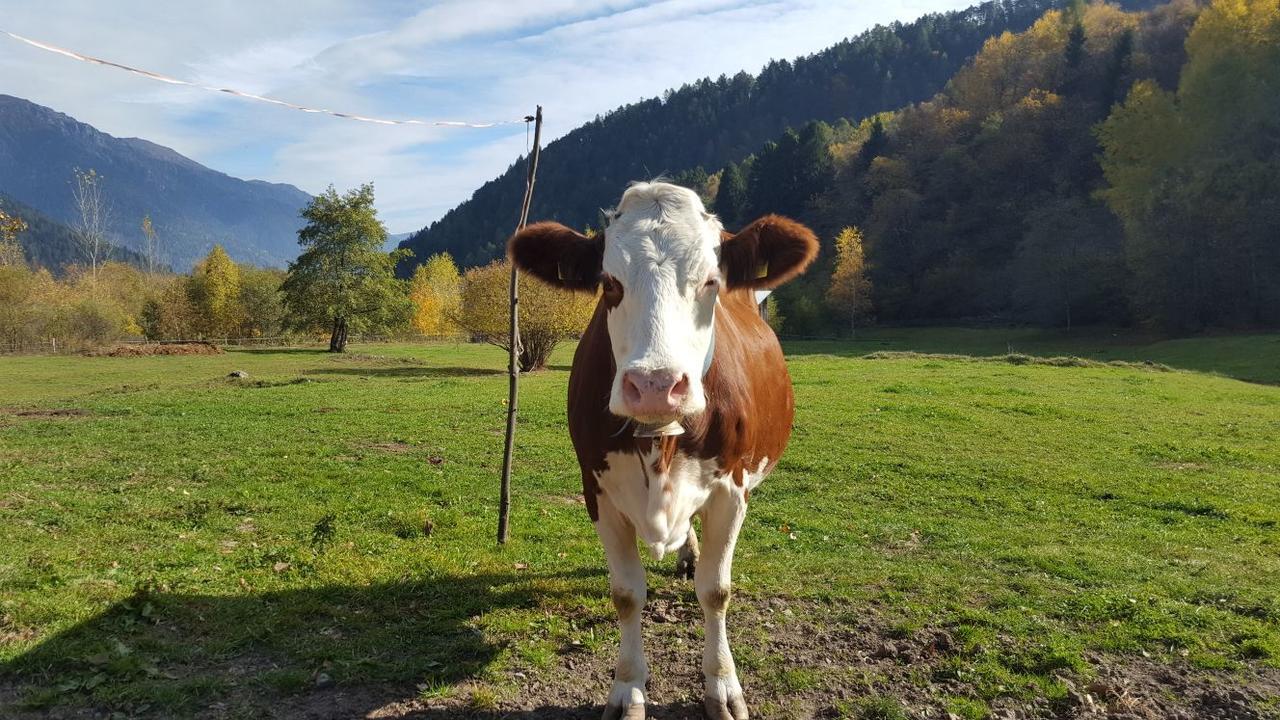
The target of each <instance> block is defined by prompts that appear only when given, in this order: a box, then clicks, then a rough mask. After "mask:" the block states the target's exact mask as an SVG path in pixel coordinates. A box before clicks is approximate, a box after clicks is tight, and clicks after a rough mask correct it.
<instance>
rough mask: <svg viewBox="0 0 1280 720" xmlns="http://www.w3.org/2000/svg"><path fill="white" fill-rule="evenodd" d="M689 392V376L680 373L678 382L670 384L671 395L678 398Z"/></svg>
mask: <svg viewBox="0 0 1280 720" xmlns="http://www.w3.org/2000/svg"><path fill="white" fill-rule="evenodd" d="M688 394H689V376H688V375H681V376H680V382H678V383H676V384H675V385H673V386H671V397H673V398H679V397H684V396H685V395H688Z"/></svg>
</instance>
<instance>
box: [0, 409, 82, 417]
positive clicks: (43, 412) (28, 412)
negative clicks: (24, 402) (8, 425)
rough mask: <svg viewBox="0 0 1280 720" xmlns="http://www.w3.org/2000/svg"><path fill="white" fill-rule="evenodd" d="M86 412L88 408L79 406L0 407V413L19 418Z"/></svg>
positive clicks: (78, 415) (77, 415)
mask: <svg viewBox="0 0 1280 720" xmlns="http://www.w3.org/2000/svg"><path fill="white" fill-rule="evenodd" d="M88 414H89V411H88V410H82V409H80V408H0V415H12V416H13V417H20V418H70V417H85V416H86V415H88Z"/></svg>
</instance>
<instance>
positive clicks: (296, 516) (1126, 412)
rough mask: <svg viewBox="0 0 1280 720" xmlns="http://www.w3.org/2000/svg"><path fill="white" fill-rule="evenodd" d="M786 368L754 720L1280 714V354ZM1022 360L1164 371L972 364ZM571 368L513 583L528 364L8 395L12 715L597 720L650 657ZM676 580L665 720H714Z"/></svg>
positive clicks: (1127, 341)
mask: <svg viewBox="0 0 1280 720" xmlns="http://www.w3.org/2000/svg"><path fill="white" fill-rule="evenodd" d="M787 351H788V355H789V365H790V369H791V373H792V376H793V379H794V382H795V388H796V394H797V404H798V413H797V418H796V423H795V431H794V434H793V439H792V444H791V447H790V449H789V450H788V453H787V455H786V456H784V458H783V459H782V462H781V464H780V465H779V467H778V470H777V472H776V473H775V474H774V475H773V476H771V477H770V478H769V479H768V480H767V481H766V482H765V483H764V484H763V485H762V486H761V487H760V488H759V489H758V491H757V492H755V493H753V494H752V497H751V508H750V511H749V513H748V516H747V520H746V525H745V527H744V529H743V533H742V539H741V541H740V542H739V546H738V552H737V561H736V564H735V568H734V576H735V583H736V591H737V594H736V595H735V600H734V604H733V605H732V606H731V609H730V634H731V638H732V641H733V643H734V648H735V652H736V654H737V659H738V664H739V668H740V675H741V677H742V682H743V685H744V687H745V688H746V693H747V699H748V702H749V703H750V704H751V706H752V711H753V713H754V716H755V717H761V718H773V717H779V718H793V717H795V718H801V717H865V718H897V717H946V716H947V715H946V713H947V712H950V713H954V714H955V715H956V716H959V717H964V718H983V717H988V716H991V715H992V714H993V713H1001V712H1004V710H1005V709H1007V708H1018V709H1019V710H1018V712H1024V713H1026V714H1025V715H1024V716H1025V717H1041V716H1043V717H1058V716H1062V717H1068V716H1074V715H1070V713H1072V712H1075V709H1078V707H1079V705H1080V703H1082V702H1088V703H1092V702H1094V701H1095V700H1096V701H1097V702H1100V703H1105V702H1107V701H1108V699H1109V696H1110V695H1114V696H1115V698H1116V699H1115V702H1116V703H1120V702H1121V701H1122V700H1123V699H1124V698H1125V697H1129V698H1134V697H1139V696H1142V693H1143V692H1147V694H1148V695H1151V696H1152V698H1154V699H1151V700H1149V703H1154V704H1150V705H1149V706H1146V707H1147V709H1146V710H1143V708H1142V707H1137V706H1135V709H1133V712H1134V713H1135V714H1134V715H1133V716H1134V717H1154V716H1158V715H1152V714H1150V713H1155V712H1157V711H1158V709H1159V707H1163V706H1160V705H1159V703H1161V702H1165V701H1170V702H1172V700H1170V699H1169V698H1170V697H1171V696H1172V697H1174V699H1175V700H1176V699H1178V698H1177V697H1176V696H1179V695H1183V696H1185V698H1184V699H1185V701H1186V704H1187V706H1188V707H1190V708H1192V709H1191V710H1190V711H1189V712H1194V708H1195V707H1200V706H1196V705H1195V703H1196V702H1202V703H1208V705H1204V707H1211V708H1215V707H1218V706H1217V705H1214V704H1213V703H1215V702H1219V701H1221V702H1220V704H1221V707H1223V708H1234V711H1233V712H1238V713H1241V714H1239V715H1230V714H1228V715H1221V716H1222V717H1237V716H1238V717H1271V716H1275V715H1276V714H1278V713H1280V579H1278V578H1280V440H1278V439H1280V386H1276V385H1274V383H1280V336H1276V335H1257V336H1251V337H1224V338H1205V339H1196V340H1181V341H1168V342H1158V343H1151V342H1148V341H1146V340H1144V339H1142V338H1134V337H1126V336H1119V335H1114V334H1112V333H1109V332H1101V331H1092V332H1085V333H1078V334H1075V335H1063V334H1052V335H1051V334H1046V333H1039V332H1032V331H1017V332H1015V333H1010V332H1008V331H980V330H898V331H891V330H882V331H877V332H875V333H868V334H866V335H865V336H864V338H862V339H860V340H858V341H856V342H838V343H836V342H816V341H815V342H792V343H788V344H787ZM884 351H917V352H918V353H928V354H913V353H909V352H901V353H898V352H884ZM1010 351H1012V352H1014V353H1022V354H1024V355H1041V356H1057V355H1081V356H1089V357H1095V358H1098V359H1100V360H1103V361H1111V360H1123V361H1129V363H1128V364H1119V363H1117V364H1114V365H1111V364H1103V363H1085V362H1074V361H1072V362H1066V361H1057V362H1054V363H1044V362H1038V361H1032V360H1030V359H1029V358H1027V357H1025V356H1024V355H1014V356H1012V357H1009V358H1000V359H990V360H982V361H978V360H975V359H972V358H968V357H962V356H964V355H1001V356H1003V355H1005V354H1006V353H1008V352H1010ZM868 353H876V354H875V355H872V356H871V357H870V358H867V357H864V356H865V355H867V354H868ZM934 353H938V354H937V355H935V354H934ZM944 353H945V354H946V355H942V354H944ZM571 354H572V348H571V346H568V345H566V346H562V347H561V348H560V349H559V350H558V351H557V352H556V355H555V356H554V357H553V360H552V366H551V368H550V369H549V370H547V371H544V372H540V373H536V374H533V375H529V376H526V377H525V378H524V380H523V381H522V386H521V387H522V391H521V408H522V413H521V418H520V426H519V434H518V443H517V452H516V457H517V465H516V477H515V483H514V485H515V492H514V511H513V541H512V542H511V543H510V544H509V545H507V546H506V547H498V546H496V545H495V543H494V539H493V536H494V531H495V518H496V505H497V502H496V500H497V475H498V471H499V467H500V465H501V453H502V437H501V434H502V426H503V419H504V413H505V406H504V401H505V397H506V377H505V375H504V372H503V368H504V366H505V357H504V356H503V354H502V353H501V352H500V351H498V350H496V349H494V348H491V347H487V346H478V345H465V344H461V345H451V344H433V345H364V346H356V347H355V348H354V351H353V352H351V353H348V354H346V355H343V356H332V355H329V354H327V353H324V352H321V351H318V350H312V349H266V350H233V351H230V352H228V353H227V354H224V355H219V356H190V357H141V358H111V357H0V715H3V716H5V717H11V716H12V717H70V716H78V715H76V713H78V712H80V711H82V710H84V711H88V712H89V713H90V716H93V717H103V716H107V715H111V714H114V716H115V717H134V716H151V717H184V716H194V717H245V718H250V717H253V718H257V717H363V716H364V715H365V714H369V713H374V714H375V715H376V716H378V717H402V716H406V717H407V716H412V717H422V718H455V717H459V718H460V717H483V718H499V717H527V718H535V717H536V718H543V717H546V718H551V717H595V716H596V713H597V712H598V709H597V708H596V707H595V703H600V702H602V701H603V699H604V697H605V695H606V693H607V690H608V684H609V673H610V670H611V668H612V662H613V657H614V653H615V651H616V640H617V633H616V630H615V627H614V621H613V610H612V607H611V605H610V604H609V601H608V579H607V575H606V574H605V571H604V568H605V564H604V557H603V552H602V550H601V549H600V547H599V543H598V541H597V539H596V537H595V534H594V531H593V530H592V528H591V525H590V523H589V521H588V519H587V516H586V512H585V509H584V507H583V505H582V503H581V498H580V486H579V478H578V472H577V467H576V464H575V463H574V460H573V455H572V451H571V448H570V445H569V439H568V436H567V433H566V431H565V427H564V393H565V385H566V381H567V376H568V364H569V360H570V357H571ZM1148 361H1149V362H1153V363H1162V364H1163V365H1167V366H1170V367H1171V368H1172V369H1170V368H1166V367H1163V366H1162V365H1144V364H1143V363H1144V362H1148ZM232 370H244V371H246V372H247V373H248V374H249V377H248V378H247V379H234V378H228V377H227V374H228V373H229V372H230V371H232ZM673 562H674V561H673V559H671V558H667V559H666V560H664V561H662V562H655V561H652V560H651V559H648V560H646V563H647V564H648V566H649V567H650V570H651V573H650V598H651V603H650V607H649V608H648V609H647V610H646V613H647V616H648V617H649V622H647V623H646V632H647V633H648V636H647V637H648V641H647V647H648V649H649V652H650V664H651V670H652V672H653V674H654V679H653V683H652V687H651V697H650V701H651V703H653V707H652V708H651V711H650V716H651V717H684V716H686V715H685V713H686V712H687V711H688V710H689V708H691V707H694V706H697V705H699V702H700V697H701V675H700V672H699V670H698V656H699V655H698V654H699V652H700V648H701V631H700V629H699V617H700V615H699V612H698V610H697V601H696V598H695V597H694V595H693V589H692V586H691V584H690V583H688V582H687V581H683V580H678V579H676V578H675V577H674V574H673ZM1169 678H1174V679H1169ZM1104 680H1105V681H1106V682H1103V681H1104ZM1108 682H1109V683H1111V686H1110V689H1108V686H1107V684H1106V683H1108ZM1086 687H1088V688H1091V690H1089V693H1090V698H1089V699H1087V700H1082V699H1081V696H1082V694H1083V693H1085V690H1084V688H1086ZM1117 688H1119V689H1117ZM1122 690H1123V692H1122ZM1148 691H1149V692H1148ZM1232 693H1236V694H1237V695H1239V697H1237V696H1236V695H1232ZM1157 696H1160V697H1157ZM1144 697H1145V696H1144ZM1161 698H1163V699H1161ZM1197 698H1199V700H1197ZM1206 698H1207V699H1206ZM1140 699H1141V698H1140ZM1179 701H1180V700H1179ZM1134 702H1137V701H1134ZM1143 702H1148V701H1146V700H1143ZM1111 707H1112V708H1113V709H1114V708H1115V707H1118V705H1116V704H1114V703H1113V704H1112V705H1111ZM1152 708H1156V709H1154V710H1153V709H1152ZM1142 712H1148V715H1143V714H1141V713H1142ZM1215 712H1216V710H1215ZM1224 712H1226V711H1225V710H1224ZM997 716H1001V717H1002V715H997ZM1166 716H1167V715H1166ZM1191 716H1194V715H1191ZM1204 716H1206V717H1208V716H1215V717H1216V716H1217V715H1211V714H1206V715H1204Z"/></svg>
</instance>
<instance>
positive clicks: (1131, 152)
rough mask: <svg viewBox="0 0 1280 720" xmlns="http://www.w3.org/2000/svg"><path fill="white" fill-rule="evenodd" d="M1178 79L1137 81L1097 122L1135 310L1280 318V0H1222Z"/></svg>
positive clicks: (1157, 320)
mask: <svg viewBox="0 0 1280 720" xmlns="http://www.w3.org/2000/svg"><path fill="white" fill-rule="evenodd" d="M1186 49H1187V63H1186V65H1185V66H1184V67H1183V69H1182V75H1181V78H1180V80H1179V83H1178V87H1177V89H1176V90H1174V91H1170V90H1166V89H1164V88H1162V87H1161V86H1160V85H1159V84H1158V83H1156V82H1155V81H1151V80H1143V81H1139V82H1137V83H1135V84H1134V85H1133V87H1132V89H1131V90H1130V91H1129V94H1128V97H1127V98H1126V99H1125V101H1124V104H1123V105H1121V106H1119V107H1118V108H1117V109H1116V110H1115V112H1113V113H1112V114H1111V116H1110V117H1109V118H1108V119H1107V121H1106V122H1105V123H1104V124H1103V125H1102V127H1101V129H1100V130H1099V137H1100V139H1101V143H1102V149H1103V154H1102V169H1103V171H1104V173H1105V175H1106V180H1107V187H1106V188H1105V189H1104V190H1103V191H1102V192H1101V195H1102V197H1104V198H1105V200H1106V202H1107V205H1108V206H1109V207H1110V208H1111V210H1112V211H1114V212H1115V214H1116V215H1117V216H1118V217H1119V218H1120V220H1121V222H1122V223H1123V225H1124V230H1125V232H1124V244H1125V255H1126V257H1127V259H1128V261H1129V266H1130V268H1131V270H1132V273H1133V279H1134V283H1133V291H1132V294H1133V303H1134V307H1135V310H1136V312H1137V315H1138V319H1140V320H1143V321H1146V322H1149V323H1151V324H1154V325H1157V326H1159V327H1163V328H1164V329H1167V330H1172V331H1189V330H1197V329H1200V328H1203V327H1206V326H1215V325H1216V326H1244V327H1248V326H1255V325H1260V324H1262V325H1275V324H1280V282H1277V278H1280V242H1277V240H1276V239H1277V237H1280V210H1277V207H1278V206H1277V201H1276V198H1277V197H1280V120H1278V119H1277V118H1280V92H1277V88H1280V0H1215V1H1214V2H1213V3H1212V4H1211V5H1210V6H1209V7H1208V8H1207V9H1205V10H1204V12H1202V13H1201V14H1200V17H1199V19H1198V20H1197V21H1196V23H1195V25H1194V27H1193V28H1192V30H1191V33H1190V35H1189V36H1188V38H1187V43H1186Z"/></svg>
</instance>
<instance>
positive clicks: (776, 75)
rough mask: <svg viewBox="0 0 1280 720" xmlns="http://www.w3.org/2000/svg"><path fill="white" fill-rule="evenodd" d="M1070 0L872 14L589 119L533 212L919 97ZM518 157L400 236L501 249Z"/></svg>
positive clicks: (548, 214)
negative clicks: (756, 61)
mask: <svg viewBox="0 0 1280 720" xmlns="http://www.w3.org/2000/svg"><path fill="white" fill-rule="evenodd" d="M1067 4H1069V2H1068V1H1067V0H999V1H993V2H986V3H983V4H981V5H976V6H973V7H971V8H968V9H966V10H960V11H957V12H950V13H943V14H933V15H927V16H925V17H922V18H920V19H918V20H916V21H914V22H911V23H906V24H901V23H895V24H893V25H890V26H877V27H875V28H873V29H871V30H868V31H866V32H864V33H862V34H860V35H858V36H856V37H854V38H851V39H849V40H845V41H843V42H841V43H838V44H836V45H834V46H832V47H830V48H827V49H826V50H823V51H821V52H818V53H815V54H813V55H809V56H807V57H802V58H798V59H796V60H795V61H794V62H788V61H786V60H779V61H774V62H771V63H769V64H768V65H767V66H766V67H765V68H764V69H763V70H762V71H761V72H760V74H759V75H757V76H754V77H753V76H751V75H750V74H748V73H746V72H740V73H738V74H737V75H735V76H733V77H732V78H730V77H726V76H721V77H720V78H718V79H715V80H712V79H709V78H706V79H702V80H699V81H697V82H695V83H693V84H690V85H685V86H684V87H682V88H680V89H678V90H674V91H669V92H667V93H666V94H665V95H664V96H663V97H662V98H651V99H648V100H643V101H641V102H638V103H635V104H632V105H627V106H625V107H622V108H619V109H617V110H614V111H613V112H610V113H609V114H607V115H605V116H604V117H600V118H597V119H595V120H594V121H592V122H589V123H587V124H585V125H583V126H581V127H579V128H577V129H575V130H573V131H571V132H569V133H568V134H567V135H565V136H564V137H561V138H559V139H558V140H556V141H554V142H552V143H550V144H549V145H547V147H546V148H545V149H544V150H543V153H542V159H541V161H540V163H539V166H538V181H537V191H536V192H535V193H534V198H533V205H532V209H531V213H530V217H531V218H536V219H539V220H545V219H554V220H559V221H560V222H563V223H565V224H567V225H569V226H571V227H579V228H580V227H583V226H585V225H588V224H595V223H596V222H597V217H598V214H599V209H600V208H604V207H609V206H610V205H611V204H612V203H614V202H616V201H617V198H618V196H619V195H620V194H621V192H622V190H623V189H624V188H625V186H626V184H627V183H628V182H631V181H633V180H639V179H646V178H651V177H654V176H656V175H658V174H667V175H674V174H677V173H682V172H683V171H689V170H693V169H695V168H696V167H698V166H701V167H703V168H706V169H707V170H706V172H712V173H714V172H715V171H717V170H718V169H720V168H722V167H724V166H725V165H726V164H727V163H729V162H736V161H739V160H741V159H743V158H745V157H747V156H748V155H750V154H751V153H753V152H755V151H756V150H757V149H759V147H760V146H761V145H762V144H763V143H764V142H766V141H767V140H770V139H772V138H775V137H777V136H778V134H779V133H781V132H782V131H783V130H784V129H785V128H787V127H789V126H796V127H798V126H800V125H803V124H805V123H806V122H809V121H812V120H824V121H827V122H833V121H835V120H837V119H840V118H849V119H851V120H853V121H855V122H856V121H857V120H860V119H862V118H865V117H868V116H870V115H873V114H875V113H878V112H883V111H887V110H894V109H897V108H899V107H902V106H905V105H909V104H911V103H914V102H920V101H923V100H926V99H928V98H930V97H932V96H933V95H934V94H935V93H937V92H939V91H940V90H942V89H943V88H944V87H945V85H946V83H947V81H948V80H949V79H950V78H951V77H952V76H953V75H954V74H955V73H956V71H957V70H959V69H960V68H961V67H962V66H963V65H964V63H965V62H967V61H968V60H969V59H970V58H971V57H973V56H974V55H975V54H976V53H977V52H978V51H979V50H980V49H981V48H982V46H983V43H984V42H986V40H987V39H988V38H991V37H993V36H996V35H999V34H1001V33H1003V32H1006V31H1011V32H1019V31H1022V30H1025V29H1026V28H1028V27H1030V25H1031V24H1032V23H1033V22H1034V21H1035V20H1036V19H1037V18H1039V17H1040V16H1041V15H1042V14H1043V13H1044V12H1045V11H1046V10H1048V9H1050V8H1053V7H1059V6H1063V5H1067ZM1150 4H1151V3H1150V2H1141V1H1138V0H1129V1H1127V2H1122V3H1121V5H1123V6H1126V7H1128V6H1146V5H1150ZM525 167H526V161H525V159H524V158H521V159H520V160H518V161H517V162H516V163H514V164H513V165H512V166H511V167H509V168H508V169H507V171H506V172H505V173H503V174H502V175H501V176H500V177H498V178H497V179H495V180H491V181H489V182H488V183H485V184H484V185H483V186H482V187H481V188H480V189H478V190H477V191H476V192H475V194H474V195H472V197H471V198H470V199H469V200H467V201H466V202H464V203H462V204H461V205H459V206H458V207H457V208H454V209H453V210H451V211H449V212H448V213H447V214H445V216H444V217H442V218H441V219H440V220H438V221H436V222H434V223H432V224H431V225H430V226H429V227H427V228H424V229H423V230H421V231H419V232H418V233H416V234H414V235H413V236H412V237H410V238H409V239H408V240H406V241H405V242H404V243H403V244H402V245H401V246H402V247H407V248H409V249H410V250H413V252H414V255H415V257H414V258H413V259H412V260H410V261H408V262H406V263H404V264H403V265H402V267H401V268H400V270H401V272H402V273H409V272H412V265H413V264H416V263H420V262H423V261H425V260H426V258H427V257H429V256H430V255H432V254H433V253H437V252H441V251H449V252H450V253H452V254H453V256H454V258H455V259H456V260H457V261H458V262H459V264H460V265H462V266H464V267H465V266H474V265H479V264H483V263H486V262H488V261H489V260H491V259H493V258H495V257H497V256H499V255H501V254H502V252H503V248H504V244H505V242H506V239H507V237H508V236H509V235H510V233H511V231H512V227H511V224H512V223H511V218H514V217H516V215H517V209H518V207H519V204H520V201H521V198H522V196H523V192H524V179H525V173H526V170H525Z"/></svg>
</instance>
